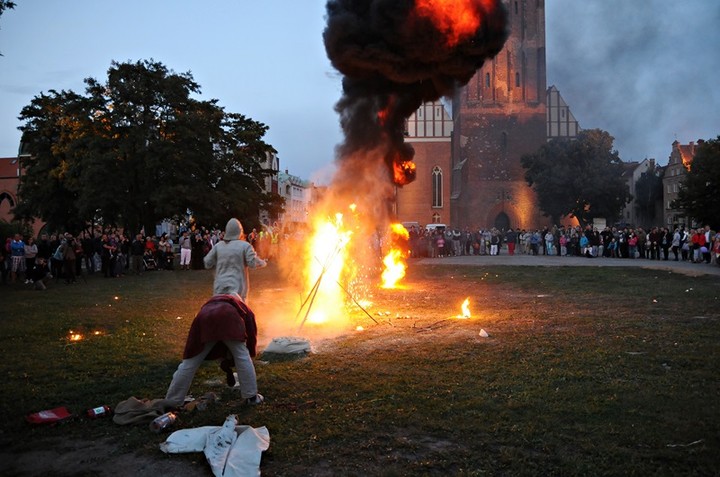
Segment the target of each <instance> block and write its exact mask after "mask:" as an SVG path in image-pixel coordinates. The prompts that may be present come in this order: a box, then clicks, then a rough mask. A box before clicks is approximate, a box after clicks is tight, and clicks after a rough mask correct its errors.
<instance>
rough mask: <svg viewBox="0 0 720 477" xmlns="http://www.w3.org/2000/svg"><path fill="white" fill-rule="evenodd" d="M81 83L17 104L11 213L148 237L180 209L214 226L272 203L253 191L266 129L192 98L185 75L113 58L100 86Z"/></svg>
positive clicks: (258, 188)
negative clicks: (18, 173)
mask: <svg viewBox="0 0 720 477" xmlns="http://www.w3.org/2000/svg"><path fill="white" fill-rule="evenodd" d="M85 83H86V94H85V95H82V96H81V95H77V94H75V93H72V92H64V91H63V92H61V93H57V92H55V91H51V92H50V94H49V95H40V96H37V97H35V98H34V99H33V100H32V102H31V104H30V105H28V106H26V107H25V108H23V110H22V112H21V116H20V119H21V120H23V121H25V123H24V125H23V126H21V128H20V129H21V130H22V132H23V139H22V141H23V147H24V148H25V150H26V152H27V154H26V155H24V156H23V158H22V159H21V161H22V165H23V167H24V169H25V172H24V175H23V177H22V178H21V182H20V193H19V195H20V197H21V198H22V202H21V203H20V204H19V205H18V207H17V208H16V211H15V212H16V215H20V216H38V217H40V218H42V219H43V220H45V221H46V222H48V223H49V224H51V225H53V226H55V227H60V228H63V226H64V227H65V228H68V229H77V228H78V224H87V223H90V222H102V223H103V224H107V225H118V226H123V227H125V228H127V229H129V230H130V231H137V230H139V229H140V228H141V227H145V229H146V230H148V231H154V226H155V224H157V223H158V222H159V221H161V220H162V219H165V218H172V217H177V216H181V215H183V214H185V212H186V210H191V211H192V212H193V215H194V216H195V218H196V219H197V221H198V222H200V223H203V224H207V225H220V224H224V222H225V221H226V220H227V219H228V218H229V217H231V216H236V217H239V218H242V219H244V220H247V221H248V222H250V223H252V222H254V220H256V218H257V216H258V213H259V210H260V209H265V210H270V211H271V212H275V211H277V210H278V209H279V207H281V206H282V203H281V199H280V197H279V196H277V195H276V194H269V193H266V192H264V191H263V189H262V184H263V182H264V180H265V178H266V177H267V176H268V175H269V174H271V173H272V172H273V171H271V170H270V169H266V168H264V167H263V166H262V163H263V161H264V159H265V158H266V155H267V154H271V153H274V152H275V150H274V149H273V148H272V147H271V146H270V145H269V144H267V143H265V142H264V140H263V137H264V135H265V133H266V132H267V129H268V128H267V126H265V125H264V124H262V123H258V122H256V121H253V120H251V119H249V118H246V117H244V116H242V115H239V114H234V113H227V112H225V110H224V109H223V108H221V107H220V106H218V104H217V101H216V100H210V101H199V100H197V99H194V98H193V97H192V95H197V94H199V93H200V87H199V85H198V84H197V83H195V81H194V80H193V78H192V76H191V75H190V74H189V73H184V74H177V73H174V72H172V71H169V70H168V69H167V68H166V67H165V66H164V65H162V64H161V63H158V62H155V61H152V60H151V61H139V62H136V63H116V62H113V63H112V65H111V67H110V69H109V70H108V78H107V80H106V81H105V82H104V83H101V82H99V81H97V80H95V79H93V78H88V79H86V80H85ZM48 177H49V178H51V179H52V180H48ZM58 199H59V200H58Z"/></svg>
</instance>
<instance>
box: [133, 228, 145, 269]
mask: <svg viewBox="0 0 720 477" xmlns="http://www.w3.org/2000/svg"><path fill="white" fill-rule="evenodd" d="M144 254H145V241H144V240H143V236H142V234H137V235H135V240H133V241H132V243H131V244H130V261H131V265H130V266H131V267H132V271H133V273H135V275H142V272H143V271H144V270H145V264H144V263H143V255H144Z"/></svg>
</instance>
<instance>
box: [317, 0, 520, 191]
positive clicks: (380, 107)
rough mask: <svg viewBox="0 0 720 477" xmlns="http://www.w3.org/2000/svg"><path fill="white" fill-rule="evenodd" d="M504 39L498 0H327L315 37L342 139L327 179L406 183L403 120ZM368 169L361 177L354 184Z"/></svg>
mask: <svg viewBox="0 0 720 477" xmlns="http://www.w3.org/2000/svg"><path fill="white" fill-rule="evenodd" d="M468 19H470V20H471V21H470V22H469V23H468V21H467V20H468ZM506 38H507V30H506V12H505V9H504V7H503V6H502V4H501V2H500V0H364V1H363V0H329V1H328V3H327V27H326V29H325V31H324V33H323V39H324V41H325V49H326V51H327V54H328V57H329V58H330V61H331V62H332V64H333V66H334V67H335V68H337V70H338V71H340V72H341V73H342V74H343V75H344V78H343V95H342V97H341V99H340V100H339V102H338V103H337V105H336V111H337V112H338V113H339V115H340V124H341V127H342V129H343V132H344V135H345V141H344V142H343V143H342V144H340V145H339V146H338V151H337V153H338V161H339V170H338V174H337V176H336V178H335V181H334V185H335V186H336V187H339V188H341V189H342V188H351V187H352V188H356V189H357V188H360V187H375V188H377V187H378V185H379V184H378V178H379V177H380V178H383V177H386V178H388V179H390V180H385V181H384V182H386V183H387V186H386V187H387V188H389V189H391V188H392V184H393V183H395V184H397V185H405V184H407V183H409V182H411V181H412V180H413V179H414V176H415V168H414V163H412V162H411V161H412V158H413V155H414V151H413V149H412V147H411V146H410V145H408V144H405V143H404V126H405V119H407V118H408V117H409V116H410V115H411V114H412V113H413V112H414V111H415V110H417V108H419V107H420V105H421V104H422V103H423V102H426V101H433V100H436V99H438V98H440V97H442V96H448V95H450V94H451V93H452V92H453V90H454V89H455V88H458V87H461V86H463V85H465V84H466V83H467V82H468V81H469V80H470V79H471V78H472V76H473V75H474V74H475V71H476V70H477V69H479V68H480V67H481V66H482V64H483V63H484V62H485V60H486V59H488V58H492V57H493V56H495V55H496V54H497V53H498V52H499V51H500V50H501V49H502V46H503V44H504V43H505V40H506ZM368 162H369V163H368ZM368 174H369V175H371V176H372V177H371V178H368V179H367V181H368V183H367V184H362V183H361V184H358V180H360V181H362V180H363V178H362V176H364V175H368ZM377 174H379V175H377ZM365 190H367V189H365Z"/></svg>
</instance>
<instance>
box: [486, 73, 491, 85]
mask: <svg viewBox="0 0 720 477" xmlns="http://www.w3.org/2000/svg"><path fill="white" fill-rule="evenodd" d="M485 87H486V88H489V87H490V73H485Z"/></svg>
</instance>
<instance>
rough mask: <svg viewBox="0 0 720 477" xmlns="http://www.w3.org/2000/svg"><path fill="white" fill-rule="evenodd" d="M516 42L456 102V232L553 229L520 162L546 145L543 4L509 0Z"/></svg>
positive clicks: (510, 42)
mask: <svg viewBox="0 0 720 477" xmlns="http://www.w3.org/2000/svg"><path fill="white" fill-rule="evenodd" d="M504 3H505V6H506V8H507V10H508V21H509V25H508V27H509V30H510V36H509V38H508V40H507V42H506V43H505V46H504V48H503V49H502V51H501V52H500V53H499V54H498V55H497V56H496V57H495V58H493V59H492V60H491V61H487V62H486V63H485V64H484V65H483V67H482V68H481V69H480V70H478V71H477V73H476V74H475V76H474V77H473V78H472V79H471V80H470V82H469V83H468V84H467V85H466V86H465V87H464V88H462V89H460V90H459V91H458V92H457V94H456V96H455V98H453V123H454V132H453V140H452V146H451V148H452V152H451V161H452V165H451V167H452V178H451V181H450V182H451V184H450V186H451V191H450V218H451V223H452V224H453V226H455V227H460V228H464V227H466V226H469V227H473V228H474V227H480V228H485V227H493V226H494V227H497V228H507V227H508V226H511V227H513V228H516V227H520V228H530V227H538V226H540V225H544V224H547V223H549V219H548V218H546V217H543V216H542V214H541V212H540V210H539V208H538V207H537V205H536V203H537V201H536V198H535V195H534V193H533V191H532V190H531V188H530V187H529V186H528V184H527V182H525V179H524V169H523V168H522V166H521V164H520V158H521V157H522V156H523V155H524V154H527V153H533V152H535V151H537V149H538V148H539V147H540V146H541V145H543V144H544V143H545V142H546V140H547V117H546V114H547V111H546V98H547V94H546V90H547V85H546V83H547V79H546V69H545V2H544V0H504Z"/></svg>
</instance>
